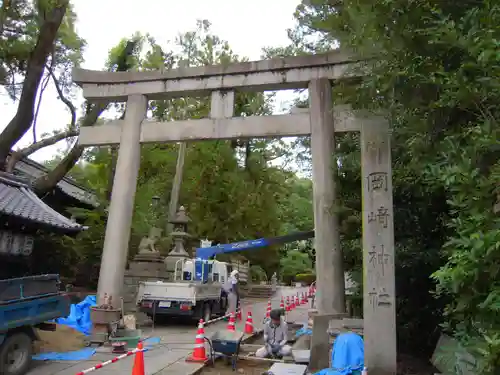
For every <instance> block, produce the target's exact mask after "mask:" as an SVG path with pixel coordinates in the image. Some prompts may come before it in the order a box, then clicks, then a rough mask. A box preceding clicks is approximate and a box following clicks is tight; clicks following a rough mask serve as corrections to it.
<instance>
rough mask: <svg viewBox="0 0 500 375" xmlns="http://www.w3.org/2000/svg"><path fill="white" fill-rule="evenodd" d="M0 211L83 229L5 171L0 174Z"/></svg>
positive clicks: (23, 217) (70, 229)
mask: <svg viewBox="0 0 500 375" xmlns="http://www.w3.org/2000/svg"><path fill="white" fill-rule="evenodd" d="M0 213H2V214H5V215H9V216H15V217H17V218H21V219H24V220H27V221H31V222H34V223H38V224H44V225H49V226H52V227H55V228H59V229H64V230H66V231H81V230H84V229H85V228H84V227H83V226H81V225H80V224H78V223H75V222H73V221H71V220H70V219H68V218H66V217H64V216H63V215H61V214H60V213H58V212H56V211H54V210H53V209H52V208H50V207H49V206H47V205H46V204H45V203H44V202H43V201H42V200H41V199H40V198H38V197H37V195H36V194H35V193H34V192H33V191H32V190H31V189H30V188H29V186H28V185H27V184H25V183H24V182H22V180H20V179H19V178H16V177H14V176H9V175H8V174H6V173H2V174H1V175H0Z"/></svg>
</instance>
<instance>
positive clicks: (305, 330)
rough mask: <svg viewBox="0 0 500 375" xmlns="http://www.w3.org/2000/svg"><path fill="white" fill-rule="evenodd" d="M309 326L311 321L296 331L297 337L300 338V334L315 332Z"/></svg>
mask: <svg viewBox="0 0 500 375" xmlns="http://www.w3.org/2000/svg"><path fill="white" fill-rule="evenodd" d="M308 327H309V322H305V323H304V325H303V326H302V328H301V329H299V330H298V331H297V332H295V338H299V337H300V336H303V335H306V336H311V335H312V333H313V332H312V329H309V328H308Z"/></svg>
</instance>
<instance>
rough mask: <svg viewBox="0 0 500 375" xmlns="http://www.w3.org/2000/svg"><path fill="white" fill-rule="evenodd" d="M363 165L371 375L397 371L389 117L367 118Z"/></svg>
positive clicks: (367, 357) (367, 362) (366, 330)
mask: <svg viewBox="0 0 500 375" xmlns="http://www.w3.org/2000/svg"><path fill="white" fill-rule="evenodd" d="M361 168H362V195H363V277H364V290H363V315H364V316H363V317H364V342H365V366H367V368H368V372H369V374H370V375H382V374H383V375H395V374H396V296H395V275H394V222H393V220H394V213H393V203H392V166H391V145H390V133H389V125H388V122H387V121H386V120H385V119H376V118H374V119H370V120H369V119H367V120H365V121H363V125H362V128H361Z"/></svg>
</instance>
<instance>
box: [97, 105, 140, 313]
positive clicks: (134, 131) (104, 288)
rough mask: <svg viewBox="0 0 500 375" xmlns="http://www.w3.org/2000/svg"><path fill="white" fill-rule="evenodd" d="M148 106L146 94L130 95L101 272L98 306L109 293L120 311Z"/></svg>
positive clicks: (112, 302) (110, 205)
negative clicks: (142, 135)
mask: <svg viewBox="0 0 500 375" xmlns="http://www.w3.org/2000/svg"><path fill="white" fill-rule="evenodd" d="M147 103H148V102H147V99H146V97H145V96H143V95H133V96H130V97H129V98H128V101H127V111H126V113H125V120H124V122H123V128H122V129H121V142H120V148H119V150H118V160H117V162H116V173H115V178H114V181H113V192H112V194H111V202H110V204H109V214H108V221H107V224H106V234H105V237H104V249H103V252H102V260H101V270H100V272H99V284H98V289H97V293H98V296H97V298H98V302H97V304H98V305H99V304H102V303H104V301H103V297H104V295H105V294H107V295H108V296H109V297H112V299H111V304H112V305H113V307H115V308H120V297H121V292H122V289H123V278H124V272H125V266H126V262H127V254H128V242H129V237H130V226H131V224H132V215H133V213H134V200H135V192H136V188H137V176H138V173H139V164H140V159H141V145H140V136H141V123H142V121H143V120H144V118H145V116H146V110H147Z"/></svg>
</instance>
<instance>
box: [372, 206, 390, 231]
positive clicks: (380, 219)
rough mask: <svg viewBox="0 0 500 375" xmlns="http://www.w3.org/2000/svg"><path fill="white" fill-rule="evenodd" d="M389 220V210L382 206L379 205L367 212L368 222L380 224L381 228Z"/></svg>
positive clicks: (384, 226)
mask: <svg viewBox="0 0 500 375" xmlns="http://www.w3.org/2000/svg"><path fill="white" fill-rule="evenodd" d="M388 220H389V210H388V209H387V208H385V207H384V206H380V207H379V208H378V209H377V210H375V211H370V213H369V214H368V223H377V224H380V225H381V226H382V227H383V228H387V226H388Z"/></svg>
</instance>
